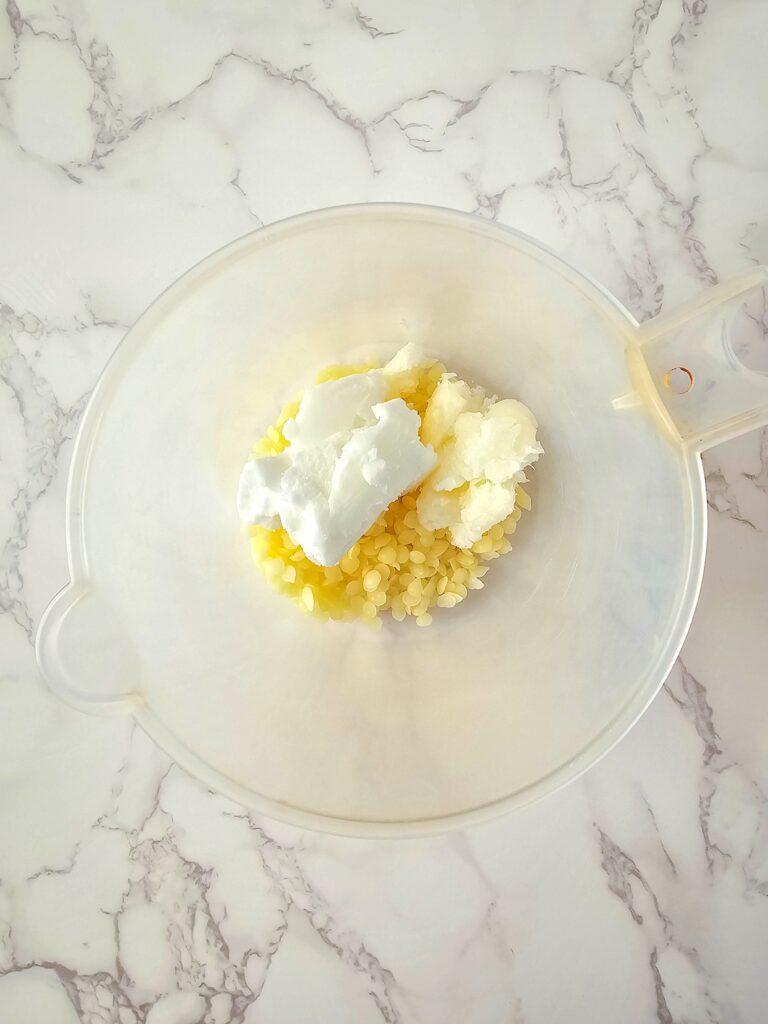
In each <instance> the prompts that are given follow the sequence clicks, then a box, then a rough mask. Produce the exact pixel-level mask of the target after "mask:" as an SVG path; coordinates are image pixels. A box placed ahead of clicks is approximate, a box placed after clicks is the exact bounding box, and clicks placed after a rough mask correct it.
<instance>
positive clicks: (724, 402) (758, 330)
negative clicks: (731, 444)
mask: <svg viewBox="0 0 768 1024" xmlns="http://www.w3.org/2000/svg"><path fill="white" fill-rule="evenodd" d="M767 311H768V268H766V267H758V268H757V269H755V270H754V271H751V272H750V273H749V274H745V275H744V276H743V277H740V278H736V279H735V280H732V281H726V282H724V283H723V284H720V285H717V286H715V287H714V288H711V289H709V291H707V292H705V293H704V295H702V296H701V297H700V298H699V299H696V300H695V301H694V302H691V303H689V304H688V305H686V306H683V307H682V308H680V309H678V310H675V311H674V312H672V313H670V314H664V315H662V316H659V317H656V318H655V319H654V320H648V321H646V322H645V323H643V324H640V326H639V328H638V331H637V344H636V345H634V346H632V347H631V350H630V353H629V357H630V364H631V367H632V370H633V376H634V378H635V383H636V386H637V388H638V390H639V391H640V392H641V393H642V395H643V397H644V398H645V399H646V400H647V401H648V403H649V404H650V405H651V406H652V407H653V409H654V411H655V412H656V413H657V415H658V416H660V418H661V419H662V421H663V422H664V424H665V425H666V427H667V428H668V430H669V431H671V432H672V433H673V435H674V436H675V437H676V438H677V440H678V441H682V442H683V444H685V445H689V446H691V447H693V448H694V449H696V450H697V451H704V450H705V449H706V448H711V447H712V445H715V444H720V443H721V442H722V441H727V440H729V439H730V438H732V437H737V436H738V435H739V434H744V433H746V432H747V431H749V430H755V429H756V428H758V427H762V426H765V425H766V424H768V372H766V371H767V370H768V317H767V315H766V314H767ZM745 358H747V359H750V361H752V362H754V360H755V358H757V359H758V360H762V362H763V366H764V369H762V368H761V369H753V368H750V366H748V365H746V364H745V361H744V360H745Z"/></svg>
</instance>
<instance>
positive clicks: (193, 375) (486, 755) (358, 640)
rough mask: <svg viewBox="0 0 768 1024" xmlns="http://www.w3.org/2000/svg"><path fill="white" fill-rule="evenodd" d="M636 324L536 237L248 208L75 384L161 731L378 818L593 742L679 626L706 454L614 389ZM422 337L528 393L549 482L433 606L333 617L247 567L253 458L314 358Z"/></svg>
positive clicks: (404, 217) (244, 787)
mask: <svg viewBox="0 0 768 1024" xmlns="http://www.w3.org/2000/svg"><path fill="white" fill-rule="evenodd" d="M631 331H632V324H631V322H630V321H629V319H628V317H627V316H626V315H624V314H622V312H621V311H620V310H619V309H618V308H617V307H616V305H615V304H614V303H613V302H612V301H611V300H610V299H609V298H607V297H606V296H605V295H604V294H603V293H602V292H601V291H600V289H599V288H597V287H596V286H593V285H591V284H590V283H589V282H588V281H586V280H585V279H584V278H582V277H580V276H579V275H577V274H575V273H574V272H573V271H571V270H570V269H569V268H568V267H567V266H566V265H565V264H563V263H562V262H561V261H559V260H558V259H556V258H555V257H554V256H552V255H550V254H549V253H547V252H546V251H545V250H543V249H541V248H540V247H539V246H537V245H536V244H535V243H533V242H531V241H530V240H526V239H525V238H523V237H521V236H518V235H515V234H513V233H511V232H506V231H503V230H502V229H498V228H496V227H494V226H492V225H487V224H484V223H483V222H480V221H477V220H475V219H473V218H467V217H463V216H461V215H455V214H448V213H441V212H439V211H425V210H419V209H407V208H396V209H381V208H376V207H374V208H367V209H358V210H342V211H336V212H333V213H326V214H322V215H313V216H310V217H305V218H300V219H298V220H296V221H295V222H289V223H287V224H285V225H282V226H279V227H277V228H273V229H271V230H268V231H266V232H260V233H257V234H256V235H253V236H250V237H249V238H247V239H244V240H241V241H239V242H238V243H235V244H234V245H233V246H230V247H229V248H228V249H226V250H224V251H222V252H221V253H219V254H217V255H216V256H214V257H211V258H209V260H207V261H206V262H205V263H204V264H202V265H201V266H200V267H198V268H196V269H195V270H194V271H192V272H190V274H189V275H187V276H186V277H185V278H183V279H182V281H181V282H179V283H177V285H175V286H174V287H173V288H172V289H171V290H170V291H169V292H168V293H166V295H165V296H163V297H162V298H161V299H160V300H159V301H158V303H156V304H155V306H153V307H152V308H151V310H150V311H149V312H148V313H147V314H146V315H145V316H144V317H143V318H142V320H141V321H140V322H139V324H138V325H137V326H136V328H134V330H133V331H132V332H131V335H130V337H129V339H128V340H127V341H126V343H125V344H124V346H123V347H122V348H121V350H120V351H119V353H118V355H117V357H116V359H115V360H114V362H113V364H112V365H111V366H110V368H109V370H108V372H107V374H106V376H105V378H104V379H103V381H102V384H101V385H100V387H99V389H98V391H97V394H96V396H95V398H94V402H93V406H92V408H91V409H90V410H89V414H88V417H87V419H86V423H85V425H84V428H83V430H84V434H83V438H82V440H81V444H80V445H79V446H78V452H77V460H79V463H80V466H79V471H78V472H79V477H78V479H79V480H80V485H79V486H76V487H74V488H73V493H72V502H73V505H74V506H75V512H76V515H75V517H74V518H75V520H76V523H77V537H73V538H71V542H72V545H73V548H74V549H75V557H74V563H75V572H76V573H79V574H81V575H82V576H83V577H85V578H86V580H87V586H88V589H89V592H90V593H91V595H92V596H93V598H94V600H95V601H97V602H99V603H101V604H103V605H105V606H108V607H109V609H110V616H111V621H114V622H117V623H119V627H120V630H121V632H122V635H123V639H124V643H125V645H126V649H128V648H129V649H130V654H129V658H130V664H131V666H132V669H131V672H132V677H131V678H132V680H133V682H132V686H133V687H134V688H135V690H136V691H138V692H139V693H140V694H141V695H142V697H143V699H144V703H145V712H144V716H145V720H146V721H147V722H155V723H156V724H157V731H158V732H159V731H160V730H161V729H162V736H163V742H164V743H165V745H167V746H169V747H170V748H171V752H172V753H176V754H177V756H180V757H182V759H183V760H185V763H187V764H189V765H191V766H192V767H193V769H194V770H196V771H197V772H198V773H199V774H201V775H202V776H203V777H204V778H208V779H210V780H214V781H215V783H216V784H218V785H222V786H223V787H224V788H228V789H231V791H232V792H233V793H234V794H236V795H238V796H239V797H241V798H245V799H248V800H249V802H251V803H253V804H254V805H256V806H260V807H265V808H268V809H270V810H271V811H272V812H273V813H278V814H282V815H283V816H284V817H287V818H290V819H291V820H296V821H302V820H310V819H309V817H307V816H313V820H314V821H315V822H317V821H329V822H336V823H337V826H336V827H339V828H341V829H347V828H351V829H352V830H356V829H357V830H363V831H365V829H367V828H369V827H370V828H373V829H374V830H375V828H376V827H377V823H378V825H381V826H384V827H386V826H388V825H392V824H393V823H399V824H400V825H403V826H406V827H407V825H408V823H411V824H414V825H415V824H416V823H419V822H421V823H424V822H429V821H435V820H442V819H445V818H448V817H451V816H457V815H459V816H460V815H466V814H472V813H475V812H479V811H480V809H482V808H488V807H491V806H494V805H497V804H499V803H500V802H501V803H509V802H514V801H515V800H521V799H524V798H526V796H527V795H532V794H535V793H538V792H541V791H543V790H546V789H547V788H553V787H554V786H555V785H557V784H559V783H560V782H562V781H565V780H566V779H567V778H568V777H570V776H572V775H574V774H575V773H576V772H577V771H579V770H580V769H581V768H583V767H584V766H585V765H586V764H587V763H588V762H590V761H591V760H594V759H595V758H596V757H597V756H598V755H599V754H600V753H601V752H602V751H603V750H604V749H606V747H607V746H608V745H609V743H610V742H612V740H613V739H615V738H617V737H618V735H619V734H620V732H621V731H622V730H623V729H624V728H626V727H627V726H628V725H629V724H630V723H631V721H632V719H633V718H634V717H636V715H637V714H638V713H639V711H640V710H641V709H642V707H643V706H644V705H645V704H646V703H647V701H648V700H649V699H650V697H651V696H652V695H653V693H654V692H655V690H656V688H657V687H658V685H660V683H661V681H662V679H663V677H664V675H665V674H666V671H667V670H668V668H669V665H670V664H671V660H672V659H673V658H674V656H675V655H676V653H677V649H678V647H679V644H680V642H681V641H682V636H683V633H684V630H685V628H686V626H687V618H686V616H687V615H688V614H689V613H690V607H691V606H692V599H691V594H692V592H693V591H692V588H693V589H695V581H694V582H692V578H693V576H694V575H695V570H696V560H697V557H698V556H699V554H700V548H701V541H702V538H701V536H697V529H696V528H695V527H694V523H695V520H696V516H697V503H698V502H700V500H701V495H700V484H699V482H698V477H697V475H696V467H695V466H691V465H690V464H689V463H687V462H686V461H685V459H684V457H683V455H682V453H681V451H680V450H679V449H678V448H676V447H675V446H674V445H672V444H671V443H670V442H668V441H667V440H666V439H664V438H663V437H662V436H660V434H659V433H658V431H657V429H656V427H655V426H654V423H653V422H652V420H651V419H650V417H649V416H648V415H647V414H646V412H645V411H644V410H643V409H642V408H641V407H639V406H635V407H627V408H621V409H618V408H616V407H615V406H614V405H613V404H612V403H613V400H614V399H616V398H618V397H620V396H622V395H625V394H626V393H627V392H629V391H631V384H630V382H629V379H628V375H627V369H626V364H625V358H624V350H625V346H626V343H627V340H628V337H629V336H630V335H631ZM411 340H413V341H415V342H417V343H418V344H419V345H421V346H422V347H423V348H424V349H426V350H427V351H428V352H429V353H431V354H434V355H435V356H438V357H439V358H440V359H442V360H443V362H445V363H446V364H447V365H448V366H449V368H451V369H453V370H456V371H457V372H458V373H459V374H461V375H462V376H466V378H467V379H470V380H473V381H476V382H478V383H482V384H483V385H485V386H486V387H487V388H488V389H490V390H491V391H493V392H496V393H498V394H499V395H501V396H514V397H519V398H520V399H521V400H522V401H524V402H525V403H526V404H528V405H529V406H530V407H531V409H532V410H533V411H534V413H535V414H536V416H537V418H538V420H539V423H540V428H541V430H540V436H541V440H542V443H543V445H544V448H545V455H544V456H543V458H542V459H541V460H540V462H539V464H538V466H537V468H536V469H535V472H534V473H533V482H532V487H531V493H532V497H533V510H532V512H530V513H527V514H526V515H524V517H523V520H522V522H521V524H520V527H519V529H518V531H517V533H516V535H515V537H514V538H513V540H514V547H513V551H512V552H511V553H510V554H508V555H507V556H506V557H504V558H503V559H500V560H499V561H497V562H495V563H493V566H492V570H491V572H490V573H489V575H488V577H487V578H486V584H487V586H486V589H485V590H483V591H481V592H478V593H475V594H473V595H471V600H468V601H466V602H465V604H464V605H463V606H461V607H460V608H458V609H456V610H453V611H451V612H446V613H444V614H437V615H435V621H434V624H433V626H432V627H431V628H429V629H424V630H422V629H418V628H416V627H414V626H413V624H411V623H404V624H402V625H400V626H398V625H396V624H391V625H386V626H385V628H384V629H383V630H381V631H380V632H378V633H373V632H370V631H368V630H367V629H365V627H362V626H357V625H336V624H319V623H317V622H315V621H313V620H312V619H310V618H308V617H304V616H302V615H300V614H299V613H298V612H297V611H296V610H295V609H294V607H293V606H292V605H291V604H290V603H288V602H286V601H285V599H282V598H280V597H279V596H277V595H275V594H274V593H273V592H272V591H271V590H270V589H269V588H268V586H267V585H266V583H265V582H264V581H263V580H262V578H261V577H260V576H259V575H258V574H257V572H256V570H255V569H254V567H253V566H252V563H251V560H250V554H249V547H248V541H247V538H245V537H244V536H243V534H242V533H241V531H240V527H239V523H238V519H237V514H236V509H235V493H236V486H237V477H238V473H239V470H240V467H241V464H242V462H243V460H244V459H245V458H246V457H247V455H248V452H249V450H250V447H251V444H252V442H253V440H254V438H255V437H256V436H257V435H258V434H259V432H260V430H261V429H262V428H263V427H264V426H265V425H266V424H267V423H268V422H270V420H271V419H272V417H273V416H274V414H275V413H276V411H277V409H278V408H279V406H280V405H281V404H282V402H283V401H285V400H286V399H287V398H289V397H291V395H292V394H293V393H295V392H296V391H297V389H298V388H300V387H301V386H303V384H305V383H306V382H308V381H309V380H310V379H311V377H312V375H313V373H314V372H315V371H316V370H317V369H318V368H320V367H322V366H323V365H325V364H328V363H334V362H338V361H340V360H343V359H345V358H346V357H350V356H358V355H371V354H373V355H381V356H382V357H385V356H389V355H390V354H392V353H393V352H394V351H395V350H396V349H397V348H398V347H399V346H400V345H402V344H404V343H405V342H406V341H411ZM76 476H77V473H76ZM93 642H94V643H98V642H99V639H98V637H97V636H94V638H93ZM99 685H100V686H101V687H102V689H103V687H104V680H103V678H102V680H101V682H100V684H99ZM107 688H109V684H107ZM331 827H334V826H333V825H331Z"/></svg>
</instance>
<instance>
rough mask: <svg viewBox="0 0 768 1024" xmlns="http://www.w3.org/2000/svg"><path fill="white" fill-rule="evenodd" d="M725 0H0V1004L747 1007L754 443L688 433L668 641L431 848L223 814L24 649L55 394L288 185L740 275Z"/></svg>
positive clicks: (748, 92)
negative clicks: (616, 711)
mask: <svg viewBox="0 0 768 1024" xmlns="http://www.w3.org/2000/svg"><path fill="white" fill-rule="evenodd" d="M767 34H768V7H767V6H766V5H765V4H763V3H760V0H740V2H738V3H730V4H724V3H720V4H715V3H712V2H711V0H710V2H709V3H707V2H706V0H695V2H689V0H643V2H642V3H639V4H638V3H637V2H636V0H629V2H624V0H620V2H616V3H611V2H609V0H585V2H584V3H578V4H575V3H574V4H566V3H562V2H559V0H543V2H540V3H536V4H531V3H525V2H520V0H515V2H512V3H502V2H499V0H478V2H476V3H473V4H445V3H441V2H440V0H424V2H420V3H418V4H411V3H406V2H405V0H394V2H389V3H385V2H384V0H364V2H358V3H349V2H345V0H295V2H292V3H291V4H289V5H286V6H283V5H269V4H267V3H253V4H251V3H247V2H245V0H232V2H228V3H225V4H214V3H210V2H207V3H206V2H200V3H194V4H193V3H189V4H183V5H180V4H173V3H170V2H167V0H166V2H162V3H157V4H138V5H125V4H120V3H118V2H117V0H64V2H61V3H59V2H56V3H53V2H51V0H8V2H7V3H6V5H5V8H4V11H2V12H0V167H1V168H2V177H0V224H1V225H2V228H3V240H4V244H2V245H0V750H1V751H2V756H0V1024H28V1022H31V1021H34V1022H36V1024H37V1022H45V1024H71V1022H77V1021H80V1022H84V1024H107V1022H109V1024H112V1022H115V1024H193V1022H204V1024H230V1022H231V1024H237V1022H240V1024H259V1022H268V1024H282V1022H285V1024H297V1022H301V1021H307V1022H310V1021H311V1022H312V1024H320V1022H324V1021H329V1022H331V1021H332V1022H333V1024H342V1022H345V1021H350V1022H355V1024H365V1022H368V1021H371V1022H381V1021H385V1022H389V1024H395V1022H396V1024H422V1022H423V1024H433V1022H435V1024H437V1022H439V1024H450V1022H457V1024H465V1022H468V1021H471V1022H472V1024H502V1022H503V1024H560V1022H562V1024H574V1022H579V1021H582V1020H583V1021H585V1022H587V1021H589V1022H593V1021H601V1022H602V1021H622V1022H623V1024H652V1022H661V1024H693V1022H695V1024H712V1022H717V1024H760V1022H761V1021H763V1020H764V1019H765V1009H764V1007H765V1003H766V999H767V998H768V981H767V980H766V977H767V975H766V971H765V950H766V948H768V744H766V739H765V737H766V729H765V723H766V720H767V719H768V687H766V685H765V680H766V669H765V666H766V664H768V639H767V637H768V633H767V632H766V629H765V623H766V621H768V586H767V585H766V580H768V433H764V434H763V435H762V436H761V435H760V434H759V433H756V434H753V435H750V436H747V437H745V438H743V439H741V440H739V441H734V442H731V443H730V444H728V445H724V446H721V447H719V448H716V449H714V450H712V451H711V452H710V453H708V455H707V457H706V460H705V466H706V474H707V485H708V497H709V527H710V540H709V559H708V564H707V570H706V575H705V581H704V587H703V591H702V597H701V601H700V605H699V608H698V610H697V614H696V618H695V620H694V624H693V627H692V630H691V634H690V637H689V639H688V641H687V643H686V645H685V648H684V651H683V656H682V658H681V660H680V663H679V664H678V666H677V667H676V669H675V670H674V672H673V674H672V675H671V677H670V679H669V680H668V681H667V684H666V686H665V689H664V690H663V691H662V692H661V693H660V695H659V696H658V698H657V699H656V701H655V702H654V704H653V705H652V707H651V708H650V710H649V711H648V712H647V714H646V715H645V717H644V718H643V719H642V721H641V722H640V723H639V724H638V726H636V728H635V729H634V730H633V731H632V733H631V734H630V735H629V736H628V737H627V738H626V739H625V740H624V741H623V742H622V743H621V744H620V745H619V747H618V748H617V749H616V750H614V751H613V752H612V753H611V754H610V755H609V756H608V757H606V758H605V759H604V760H603V761H602V762H601V763H600V764H599V765H598V766H597V767H596V768H595V769H593V770H592V771H591V772H590V773H589V774H588V775H587V776H586V777H584V778H583V779H582V780H581V781H579V782H578V783H576V784H574V785H572V786H570V787H569V788H568V789H566V790H565V791H563V792H561V793H559V794H557V795H555V796H554V797H552V798H550V799H549V800H547V801H545V802H543V803H542V804H539V805H535V806H533V807H531V808H529V809H526V810H524V811H521V812H519V813H517V814H515V815H513V816H511V817H508V818H505V819H502V820H500V821H498V822H496V823H494V824H492V825H487V826H483V827H481V828H477V829H474V830H471V831H470V832H467V833H465V834H460V835H453V836H447V837H444V838H435V839H429V840H418V841H408V842H402V843H400V842H383V843H366V842H362V841H353V840H341V839H333V838H331V837H323V836H316V835H311V834H308V833H302V832H298V831H296V830H293V829H289V828H287V827H284V826H281V825H277V824H275V823H273V822H270V821H266V820H256V819H255V818H253V817H252V816H249V815H247V814H246V813H244V812H243V810H242V809H241V808H238V807H237V806H235V805H233V804H230V803H229V802H227V801H226V800H224V799H223V798H221V797H219V796H217V795H215V794H211V793H208V792H206V791H204V790H203V789H202V788H201V787H200V786H199V785H198V784H197V783H195V782H193V781H192V780H190V779H189V778H188V777H187V776H186V775H185V774H184V773H183V772H182V771H181V770H180V769H178V768H176V767H174V766H172V765H170V764H169V763H168V761H167V759H166V758H165V757H164V755H163V754H161V753H160V752H159V751H158V750H157V749H155V748H154V747H153V745H152V744H151V743H150V742H149V741H148V740H147V739H146V738H145V737H144V736H143V734H142V733H141V732H140V731H138V730H135V729H133V728H132V727H131V726H130V724H129V723H127V722H125V721H123V720H112V719H90V718H86V717H85V716H81V715H79V714H77V713H75V712H74V711H71V710H69V709H67V708H65V707H63V706H62V705H60V704H58V703H57V702H56V701H55V700H54V699H53V698H52V697H51V696H50V695H49V694H48V693H47V691H46V689H45V687H44V686H43V684H42V683H41V681H40V679H39V678H38V675H37V673H36V670H35V662H34V656H33V650H32V638H33V635H34V630H35V628H36V624H37V621H38V619H39V617H40V614H41V612H42V610H43V608H44V607H45V604H46V602H47V600H48V598H49V597H50V596H51V594H52V593H53V592H54V591H55V590H56V589H57V588H58V587H59V586H61V585H62V584H63V583H64V582H65V580H66V576H67V570H66V556H65V551H64V531H63V502H64V490H65V485H66V470H67V465H68V461H69V457H70V454H71V442H72V439H73V437H74V434H75V432H76V429H77V424H78V421H79V416H80V413H81V412H82V409H83V407H84V404H85V402H86V401H87V397H88V395H89V393H90V391H91V389H92V387H93V384H94V382H95V380H96V378H97V377H98V374H99V372H100V370H101V368H102V367H103V365H104V363H105V362H106V360H107V358H108V356H109V355H110V354H111V352H112V351H113V350H114V348H115V346H116V345H117V343H118V342H119V341H120V339H121V337H122V336H123V334H124V333H125V331H126V330H127V328H128V326H129V325H130V324H131V323H132V322H133V321H134V320H135V319H136V317H137V316H138V315H139V313H140V312H141V311H142V309H143V308H144V307H145V306H146V304H147V303H148V302H149V301H150V300H151V299H152V298H153V297H154V296H155V295H156V294H157V293H158V292H159V291H161V290H162V289H163V288H164V287H165V286H166V285H167V284H168V283H170V282H171V281H172V280H173V279H174V278H175V277H176V276H178V274H179V273H181V272H182V271H183V270H184V269H186V267H188V266H189V265H190V264H191V263H193V262H194V261H195V260H197V259H198V258H200V257H202V256H203V255H205V254H206V253H208V252H209V251H210V250H212V249H214V248H216V247H218V246H219V245H221V244H223V243H224V242H226V241H228V240H230V239H231V238H233V237H236V236H237V235H239V234H242V233H244V232H246V231H248V230H251V229H252V228H253V227H255V226H259V225H261V224H266V223H269V222H272V221H274V220H276V219H278V218H280V217H283V216H287V215H290V214H293V213H297V212H300V211H302V210H306V209H311V208H315V207H320V206H327V205H332V204H334V203H344V202H355V201H363V200H382V199H396V200H404V201H414V202H430V203H435V204H438V205H445V206H450V207H455V208H458V209H463V210H472V211H476V212H477V213H478V214H480V215H481V216H484V217H490V218H497V219H499V220H500V221H503V222H505V223H510V224H514V225H515V226H517V227H519V228H520V229H522V230H524V231H528V232H529V233H531V234H532V235H535V236H536V237H537V238H539V239H541V240H542V241H544V242H545V243H547V244H549V245H550V246H552V247H554V248H555V249H557V250H558V251H560V252H562V253H563V254H564V255H565V256H566V257H567V258H569V259H570V260H572V261H573V262H574V263H576V264H578V265H579V266H581V267H582V268H584V269H585V270H587V271H589V272H590V273H592V274H593V275H594V276H595V277H597V278H598V280H600V281H601V282H602V283H603V284H605V285H606V287H608V288H609V289H610V290H611V291H612V292H614V293H615V294H616V295H617V296H618V297H619V298H620V299H621V300H622V301H624V302H625V303H626V304H627V306H628V307H629V308H630V309H631V310H632V312H633V313H634V314H635V315H636V316H637V317H638V318H640V319H645V318H647V317H650V316H654V315H656V314H657V313H659V312H660V311H661V310H667V309H672V308H673V307H674V305H675V304H676V303H678V302H681V301H684V300H686V299H689V298H691V297H692V296H693V295H695V294H697V293H698V292H699V291H701V290H703V289H704V288H705V287H706V286H708V285H710V284H712V283H714V282H717V281H718V280H721V279H723V278H725V277H727V276H729V275H734V274H737V273H739V272H741V271H743V270H745V269H748V268H749V267H751V266H753V265H754V264H756V263H760V262H763V263H765V262H768V221H766V218H765V210H766V201H767V200H768V135H766V133H765V131H764V130H763V123H764V119H765V106H766V104H765V97H766V87H767V86H768V69H767V65H766V62H765V57H764V40H765V38H766V35H767Z"/></svg>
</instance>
